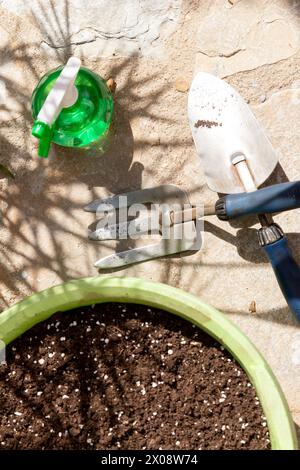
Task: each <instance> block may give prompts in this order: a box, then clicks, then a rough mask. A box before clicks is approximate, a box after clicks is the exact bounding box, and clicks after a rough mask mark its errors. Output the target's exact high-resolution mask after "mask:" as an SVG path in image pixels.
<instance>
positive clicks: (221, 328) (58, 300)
mask: <svg viewBox="0 0 300 470" xmlns="http://www.w3.org/2000/svg"><path fill="white" fill-rule="evenodd" d="M104 302H126V303H136V304H144V305H148V306H151V307H157V308H161V309H162V310H166V311H168V312H170V313H173V314H175V315H178V316H180V317H182V318H184V319H185V320H187V321H190V322H191V323H193V324H195V325H196V326H198V327H199V328H200V329H202V330H204V331H205V332H207V333H208V334H209V335H211V336H212V337H214V338H215V339H216V340H217V341H219V343H220V344H222V345H223V346H224V347H225V348H226V349H227V350H228V351H229V352H230V353H231V354H232V356H233V357H234V358H235V359H236V360H237V362H238V363H239V364H240V365H241V366H242V368H243V369H244V370H245V372H246V373H247V375H248V377H249V379H250V381H251V382H252V384H253V385H254V387H255V389H256V392H257V396H258V398H259V400H260V403H261V405H262V408H263V411H264V414H265V416H266V418H267V424H268V428H269V432H270V440H271V447H272V450H297V449H298V444H297V437H296V430H295V426H294V423H293V420H292V416H291V413H290V411H289V408H288V404H287V401H286V398H285V396H284V394H283V392H282V389H281V387H280V385H279V383H278V381H277V379H276V378H275V376H274V374H273V372H272V370H271V368H270V366H269V365H268V364H267V362H266V360H265V359H264V358H263V356H262V355H261V354H260V352H259V351H258V350H257V348H256V347H255V346H254V345H253V343H252V342H251V341H250V340H249V339H248V338H247V337H246V335H245V334H244V333H242V331H241V330H240V329H239V328H238V327H237V326H235V325H234V324H233V323H232V322H231V321H230V320H229V319H228V318H227V317H226V316H225V315H224V314H223V313H221V312H220V311H218V310H216V309H215V308H213V307H211V306H209V305H207V304H206V303H205V302H203V301H202V300H201V299H199V298H198V297H195V296H194V295H192V294H189V293H187V292H185V291H183V290H181V289H179V288H176V287H171V286H168V285H166V284H162V283H158V282H153V281H148V280H145V279H141V278H130V277H90V278H83V279H77V280H73V281H69V282H66V283H63V284H59V285H57V286H54V287H50V288H48V289H45V290H43V291H41V292H39V293H36V294H33V295H31V296H29V297H27V298H26V299H25V300H22V301H20V302H18V303H16V304H15V305H13V306H12V307H10V308H8V309H7V310H5V311H4V312H2V313H1V314H0V340H2V341H3V343H4V344H5V345H7V344H9V343H10V342H11V341H13V340H14V339H16V338H17V337H18V336H20V335H22V334H23V333H25V331H27V330H29V329H30V328H31V327H33V326H34V325H36V324H37V323H40V322H41V321H44V320H46V319H48V318H49V317H50V316H51V315H52V314H54V313H56V312H58V311H68V310H71V309H73V308H76V307H81V306H85V305H91V304H96V303H104Z"/></svg>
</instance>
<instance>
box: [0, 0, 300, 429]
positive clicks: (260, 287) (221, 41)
mask: <svg viewBox="0 0 300 470" xmlns="http://www.w3.org/2000/svg"><path fill="white" fill-rule="evenodd" d="M0 18H1V22H0V47H1V61H0V120H1V128H0V150H1V157H0V162H1V163H2V164H6V165H8V166H9V167H10V168H11V169H12V170H13V172H14V173H15V175H16V178H15V180H11V179H10V180H8V179H6V178H2V179H1V180H0V191H1V196H0V212H1V222H0V240H1V241H0V251H1V272H0V286H1V289H0V296H1V308H2V309H5V308H6V307H7V306H9V305H12V304H13V303H15V302H16V301H18V300H20V299H23V298H24V297H25V296H26V295H28V294H30V293H32V292H36V291H39V290H41V289H44V288H47V287H49V286H53V285H55V284H58V283H61V282H63V281H67V280H70V279H73V278H79V277H82V276H97V275H99V274H98V273H97V271H96V270H95V268H94V267H93V263H94V261H95V260H96V259H98V258H100V256H104V255H107V254H110V253H113V251H114V250H115V249H117V250H118V251H122V250H124V249H127V248H129V247H132V246H134V243H135V242H134V241H126V240H123V241H120V242H114V241H112V242H105V243H102V244H98V243H96V244H95V243H92V242H88V241H87V226H88V225H89V224H91V223H92V222H93V220H94V217H93V215H92V214H88V213H85V212H83V210H82V207H83V206H84V205H85V204H86V203H88V202H90V201H91V200H92V199H94V198H96V197H105V196H108V195H112V194H115V193H120V192H122V191H126V190H134V189H138V188H146V187H150V186H155V185H159V184H163V183H172V184H177V185H179V186H180V187H181V188H183V189H185V190H186V191H188V193H189V196H190V200H191V201H192V202H194V203H196V202H199V201H204V200H206V201H210V202H212V201H214V200H215V199H216V194H214V193H212V192H211V191H210V190H209V189H208V188H207V187H206V185H205V179H204V177H203V173H202V170H201V167H200V164H199V161H198V157H197V155H196V152H195V149H194V145H193V142H192V137H191V133H190V130H189V126H188V120H187V111H186V110H187V88H188V85H189V84H190V82H191V80H192V77H193V75H194V73H195V72H196V71H197V70H204V71H208V72H212V73H214V74H216V75H218V76H219V77H222V78H226V80H227V81H228V82H229V83H230V84H232V85H233V86H235V87H236V88H237V90H239V92H240V93H241V94H242V95H243V97H244V98H245V99H246V100H247V101H248V103H249V104H250V106H251V108H252V109H253V111H254V113H255V114H256V116H257V117H258V118H259V120H260V121H261V123H262V125H263V126H264V127H265V129H266V131H267V134H268V136H269V137H270V139H271V141H272V143H273V145H274V147H275V149H276V150H277V151H278V152H279V154H280V165H278V167H277V169H276V171H275V173H274V174H273V175H272V177H271V179H270V182H281V181H287V180H291V181H293V180H299V179H300V1H292V0H291V1H289V0H237V1H234V0H229V1H228V0H214V1H205V0H203V1H200V0H110V1H106V0H93V1H91V0H72V1H69V0H56V1H54V0H32V1H30V2H29V1H25V0H24V1H23V0H0ZM72 54H74V55H76V56H79V57H81V58H82V60H83V63H84V65H85V66H86V67H88V68H90V69H91V70H93V71H95V72H96V73H99V74H100V75H101V76H103V77H105V78H109V77H111V76H112V77H115V79H116V81H117V92H116V113H115V124H114V132H113V134H112V136H111V143H110V146H109V148H108V150H107V151H106V152H104V154H102V155H101V154H100V151H99V152H95V151H89V152H86V154H82V153H80V152H72V151H66V150H63V149H61V148H59V147H53V148H52V150H51V154H50V156H49V159H47V160H44V159H38V157H37V142H36V140H35V139H34V138H33V137H32V136H31V125H32V118H31V110H30V98H31V93H32V91H33V89H34V87H35V86H36V84H37V82H38V80H39V78H40V77H41V76H42V75H43V74H44V73H45V72H47V71H48V70H50V69H51V68H53V67H56V66H58V65H60V64H63V63H65V62H66V60H67V59H68V57H69V56H70V55H72ZM179 90H183V91H179ZM275 220H276V221H277V222H278V223H279V224H280V225H281V226H282V227H283V228H284V230H285V232H286V233H287V234H288V238H289V241H290V244H291V247H292V249H293V252H294V254H295V257H296V259H297V261H298V262H299V263H300V235H299V233H300V210H296V211H293V212H289V213H285V214H281V215H278V216H276V217H275ZM257 227H258V224H257V223H256V220H255V219H247V220H243V221H238V222H235V223H234V224H229V223H225V222H221V221H219V220H218V219H217V218H216V217H210V218H209V219H207V220H206V221H205V243H204V247H203V248H202V249H201V250H200V251H199V252H197V253H195V254H192V255H190V256H173V257H171V258H168V259H160V260H156V261H150V262H148V263H144V264H139V265H136V266H132V267H129V268H127V269H124V270H122V271H118V272H117V275H126V276H140V277H144V278H147V279H152V280H154V281H161V282H165V283H168V284H170V285H173V286H176V287H180V288H182V289H185V290H187V291H188V292H190V293H192V294H195V295H197V296H199V297H201V298H202V299H203V300H204V301H206V302H208V303H209V304H211V305H213V306H214V307H216V308H218V309H220V310H221V311H223V312H224V313H225V314H226V315H228V316H229V317H230V318H231V319H232V320H233V322H235V323H236V324H237V325H239V327H240V328H241V329H242V330H243V331H244V332H245V333H246V334H247V335H248V336H249V337H250V338H251V339H252V341H253V342H254V343H255V344H256V346H257V347H258V348H259V349H260V351H261V352H262V353H263V354H264V356H265V357H266V359H267V360H268V362H269V364H270V365H271V367H272V368H273V370H274V372H275V374H276V376H277V378H278V379H279V381H280V383H281V385H282V388H283V390H284V392H285V395H286V397H287V399H288V402H289V405H290V409H291V411H292V413H293V417H294V420H295V422H296V423H297V424H298V425H300V401H299V396H300V329H299V326H298V325H297V324H296V322H295V320H294V318H293V316H292V314H291V313H290V311H289V309H288V307H287V305H286V302H285V300H284V298H283V296H282V294H281V291H280V289H279V287H278V285H277V282H276V280H275V277H274V275H273V272H272V269H271V267H270V265H269V264H268V263H267V260H266V258H265V257H264V255H263V254H262V251H261V249H260V248H259V246H258V243H257V238H256V230H255V229H256V228H257ZM100 275H111V274H110V273H109V274H100ZM253 301H255V303H256V312H255V313H253V312H250V310H251V309H250V310H249V307H250V305H251V304H252V306H253Z"/></svg>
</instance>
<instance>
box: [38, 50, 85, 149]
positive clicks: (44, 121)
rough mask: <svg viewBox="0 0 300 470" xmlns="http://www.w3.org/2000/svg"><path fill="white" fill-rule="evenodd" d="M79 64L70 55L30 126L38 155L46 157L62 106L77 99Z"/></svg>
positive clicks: (67, 105)
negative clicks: (35, 139) (36, 142)
mask: <svg viewBox="0 0 300 470" xmlns="http://www.w3.org/2000/svg"><path fill="white" fill-rule="evenodd" d="M80 65H81V61H80V59H78V58H77V57H70V59H69V60H68V62H67V63H66V65H65V67H64V68H63V69H62V71H61V73H60V75H59V76H58V78H57V80H56V82H55V84H54V86H53V88H52V89H51V91H50V93H49V94H48V96H47V98H46V100H45V102H44V104H43V106H42V107H41V109H40V111H39V114H38V116H37V119H36V120H35V122H34V125H33V128H32V135H33V136H35V137H37V138H38V139H39V140H40V143H39V150H38V155H39V156H40V157H44V158H47V157H48V153H49V150H50V145H51V141H52V137H53V123H54V122H55V120H56V119H57V117H58V116H59V114H60V112H61V110H62V109H63V108H68V107H70V106H73V105H74V104H75V103H76V101H77V99H78V91H77V88H76V86H75V85H74V82H75V80H76V77H77V74H78V72H79V69H80Z"/></svg>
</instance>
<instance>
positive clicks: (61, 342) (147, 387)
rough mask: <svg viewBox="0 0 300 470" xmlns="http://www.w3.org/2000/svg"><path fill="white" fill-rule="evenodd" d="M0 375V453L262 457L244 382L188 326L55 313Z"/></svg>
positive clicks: (225, 357) (83, 311)
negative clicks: (236, 452) (201, 452)
mask: <svg viewBox="0 0 300 470" xmlns="http://www.w3.org/2000/svg"><path fill="white" fill-rule="evenodd" d="M6 360H7V363H6V364H4V365H1V366H0V449H149V450H150V449H154V450H157V449H192V450H196V449H267V448H269V446H270V444H269V435H268V429H267V423H266V419H265V417H264V415H263V411H262V408H261V406H260V403H259V401H258V399H257V397H256V394H255V390H254V388H253V387H252V385H251V384H250V382H249V380H248V378H247V376H246V374H245V372H244V371H243V370H242V369H241V368H240V366H239V365H238V364H237V363H236V362H235V361H234V359H233V358H232V357H231V356H230V354H229V353H228V352H226V350H224V348H223V347H222V346H220V345H219V344H218V343H216V342H215V341H214V340H213V339H212V338H211V337H209V336H208V335H207V334H205V333H203V332H202V331H200V330H199V329H197V328H195V327H193V326H192V325H191V324H190V323H188V322H186V321H184V320H182V319H180V318H178V317H176V316H174V315H171V314H168V313H166V312H163V311H160V310H156V309H152V308H151V309H150V308H147V307H145V306H139V305H133V304H130V305H128V304H127V305H125V304H114V303H108V304H99V305H95V306H91V307H81V308H78V309H75V310H72V311H69V312H65V313H57V314H55V315H54V316H52V317H51V318H50V319H49V320H48V321H45V322H43V323H40V324H39V325H36V326H35V327H34V328H32V329H31V330H30V331H28V332H27V333H25V334H24V335H23V336H22V337H20V338H19V339H17V340H16V341H14V342H13V343H12V344H11V345H10V346H9V347H8V348H7V357H6Z"/></svg>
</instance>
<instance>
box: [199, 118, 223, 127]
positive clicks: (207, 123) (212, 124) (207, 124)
mask: <svg viewBox="0 0 300 470" xmlns="http://www.w3.org/2000/svg"><path fill="white" fill-rule="evenodd" d="M216 126H222V123H220V122H216V121H207V120H203V119H199V120H198V121H197V122H195V127H196V128H198V127H208V129H210V128H211V127H216Z"/></svg>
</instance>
